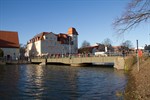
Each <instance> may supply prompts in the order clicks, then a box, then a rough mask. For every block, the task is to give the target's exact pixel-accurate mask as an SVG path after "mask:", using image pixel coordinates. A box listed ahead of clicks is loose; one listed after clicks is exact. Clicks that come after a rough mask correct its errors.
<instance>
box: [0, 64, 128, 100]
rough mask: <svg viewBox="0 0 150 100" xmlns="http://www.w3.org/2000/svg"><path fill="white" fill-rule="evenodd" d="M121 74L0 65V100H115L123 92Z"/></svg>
mask: <svg viewBox="0 0 150 100" xmlns="http://www.w3.org/2000/svg"><path fill="white" fill-rule="evenodd" d="M126 80H127V78H126V75H125V73H124V72H123V71H116V70H114V69H113V68H108V67H107V68H104V67H103V68H101V67H70V66H61V65H46V66H39V65H5V66H0V99H1V100H3V99H38V100H40V99H50V100H91V99H92V100H93V99H94V100H116V99H123V96H121V95H117V93H118V92H119V93H120V92H121V91H124V87H125V85H126Z"/></svg>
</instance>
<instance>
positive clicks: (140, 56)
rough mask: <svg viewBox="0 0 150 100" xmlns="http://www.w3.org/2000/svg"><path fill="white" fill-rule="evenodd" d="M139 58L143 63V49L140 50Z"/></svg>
mask: <svg viewBox="0 0 150 100" xmlns="http://www.w3.org/2000/svg"><path fill="white" fill-rule="evenodd" d="M138 56H139V59H140V62H141V61H142V56H143V52H142V50H141V49H139V50H138Z"/></svg>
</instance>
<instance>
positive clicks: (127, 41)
mask: <svg viewBox="0 0 150 100" xmlns="http://www.w3.org/2000/svg"><path fill="white" fill-rule="evenodd" d="M121 46H123V47H126V48H128V49H129V48H132V46H133V45H132V42H131V41H130V40H126V41H125V42H123V43H122V44H121Z"/></svg>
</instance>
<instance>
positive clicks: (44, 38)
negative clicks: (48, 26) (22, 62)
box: [25, 27, 78, 57]
mask: <svg viewBox="0 0 150 100" xmlns="http://www.w3.org/2000/svg"><path fill="white" fill-rule="evenodd" d="M75 53H78V32H77V31H76V29H75V28H72V27H71V28H69V30H68V32H67V34H65V33H59V34H54V33H53V32H42V33H40V34H37V35H36V36H34V37H33V38H32V39H30V40H29V41H28V43H27V48H26V53H25V56H27V57H31V56H43V55H53V54H75Z"/></svg>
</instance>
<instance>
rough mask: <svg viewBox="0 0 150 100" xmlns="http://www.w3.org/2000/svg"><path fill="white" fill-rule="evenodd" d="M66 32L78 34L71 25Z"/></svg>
mask: <svg viewBox="0 0 150 100" xmlns="http://www.w3.org/2000/svg"><path fill="white" fill-rule="evenodd" d="M68 34H69V35H72V34H73V35H78V32H77V31H76V29H75V28H73V27H71V28H69V29H68Z"/></svg>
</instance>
